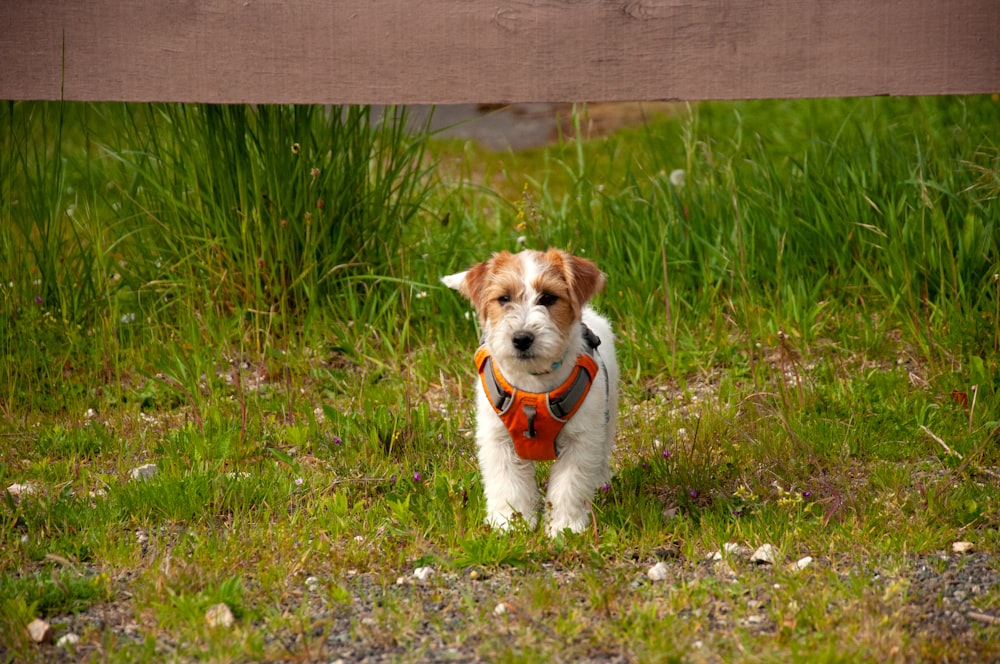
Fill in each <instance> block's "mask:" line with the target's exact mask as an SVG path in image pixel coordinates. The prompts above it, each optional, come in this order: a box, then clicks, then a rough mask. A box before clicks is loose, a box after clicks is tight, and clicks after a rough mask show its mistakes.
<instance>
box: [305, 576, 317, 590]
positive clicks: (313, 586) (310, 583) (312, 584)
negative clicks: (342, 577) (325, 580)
mask: <svg viewBox="0 0 1000 664" xmlns="http://www.w3.org/2000/svg"><path fill="white" fill-rule="evenodd" d="M319 585H320V581H319V579H317V578H316V577H315V576H310V577H306V588H308V589H309V590H311V591H313V592H316V590H317V589H318V588H319Z"/></svg>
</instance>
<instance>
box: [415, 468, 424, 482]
mask: <svg viewBox="0 0 1000 664" xmlns="http://www.w3.org/2000/svg"><path fill="white" fill-rule="evenodd" d="M422 479H423V478H422V477H421V476H420V471H419V470H414V471H413V481H414V482H419V481H420V480H422Z"/></svg>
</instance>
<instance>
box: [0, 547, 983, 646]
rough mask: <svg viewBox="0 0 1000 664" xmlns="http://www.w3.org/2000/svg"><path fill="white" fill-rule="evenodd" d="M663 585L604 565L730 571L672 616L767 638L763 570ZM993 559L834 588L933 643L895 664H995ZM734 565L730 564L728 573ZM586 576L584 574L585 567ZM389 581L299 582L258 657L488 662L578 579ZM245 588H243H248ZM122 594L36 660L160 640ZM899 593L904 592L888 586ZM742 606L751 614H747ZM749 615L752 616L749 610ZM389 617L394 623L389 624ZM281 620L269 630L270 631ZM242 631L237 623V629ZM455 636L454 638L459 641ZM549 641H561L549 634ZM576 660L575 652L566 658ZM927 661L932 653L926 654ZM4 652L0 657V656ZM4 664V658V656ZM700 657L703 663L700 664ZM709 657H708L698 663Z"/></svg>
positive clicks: (61, 626) (494, 575)
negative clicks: (726, 589) (937, 661)
mask: <svg viewBox="0 0 1000 664" xmlns="http://www.w3.org/2000/svg"><path fill="white" fill-rule="evenodd" d="M663 557H664V558H666V560H665V561H663V562H664V563H665V567H666V569H665V577H666V578H664V579H663V580H662V581H655V582H654V581H650V580H649V579H648V578H647V575H646V572H647V570H648V569H649V568H650V566H652V565H653V564H654V563H656V562H657V561H656V560H642V561H630V562H628V563H614V564H609V567H608V569H607V573H608V575H609V583H612V581H611V579H621V578H626V579H633V580H632V582H631V585H630V587H631V588H632V590H634V591H635V592H636V593H642V592H644V591H649V590H653V589H650V588H648V587H647V586H648V585H649V584H667V585H668V586H669V585H671V584H673V585H680V584H690V583H692V582H695V581H698V580H704V579H707V578H715V579H716V580H719V581H732V578H730V577H731V575H733V574H734V570H733V568H734V567H735V568H736V572H737V573H739V575H740V577H741V578H740V580H739V581H738V583H740V584H743V586H742V588H743V589H744V592H741V593H737V594H736V596H737V597H739V598H746V597H750V598H755V599H752V600H750V601H749V603H747V600H745V599H734V600H732V601H728V600H727V601H721V600H719V599H715V600H714V602H715V604H714V605H710V606H695V607H687V608H685V609H682V610H680V611H679V612H678V613H677V618H678V619H682V620H684V619H689V618H690V619H692V620H694V619H697V620H699V621H700V623H701V624H702V625H703V629H705V630H707V631H706V632H705V634H704V640H705V641H706V642H709V641H710V640H711V639H712V636H713V635H719V636H720V637H721V636H723V635H726V634H729V633H730V632H731V631H732V630H734V629H741V630H744V631H745V632H747V633H749V634H758V635H760V637H759V638H767V637H766V634H769V633H772V632H775V631H776V630H777V629H778V626H776V625H774V624H773V622H772V620H771V618H770V617H769V615H768V612H767V610H766V609H767V607H766V605H767V602H768V600H767V597H768V594H769V589H770V588H771V586H772V585H773V584H772V583H771V581H770V579H769V577H770V574H769V573H768V569H766V568H753V569H751V567H750V564H749V562H748V561H747V560H746V559H745V558H744V559H740V560H733V559H730V560H729V561H728V562H719V561H716V562H713V561H708V560H703V561H687V560H684V559H682V558H676V557H673V556H672V554H665V555H664V556H663ZM997 562H998V561H997V559H996V558H995V557H993V556H992V555H989V554H984V553H971V554H945V553H939V554H931V555H925V556H921V557H916V558H913V559H911V560H910V562H909V564H907V565H906V566H904V567H902V568H900V567H894V568H893V569H892V570H886V569H880V568H879V567H878V566H877V565H872V564H862V565H858V566H855V567H852V568H850V569H849V570H846V571H840V570H839V569H838V572H837V575H838V576H840V577H841V578H842V579H843V580H847V579H848V578H850V577H855V578H856V577H861V578H862V579H864V580H865V582H866V583H868V589H869V591H870V595H871V597H873V598H875V600H874V601H875V602H876V606H875V611H876V612H877V613H879V614H881V615H884V616H889V617H892V619H893V620H894V621H897V624H893V625H892V627H893V628H895V629H901V630H903V631H904V632H905V633H906V634H908V635H910V637H911V640H912V641H913V642H914V643H922V644H936V646H935V649H934V650H933V651H931V653H930V654H928V653H920V652H914V653H899V658H900V659H901V660H903V661H923V660H926V659H928V658H930V659H934V658H940V657H941V655H940V653H942V652H944V653H948V656H947V657H946V658H945V659H946V660H950V661H1000V570H998V565H997ZM730 564H732V567H730ZM813 565H814V566H815V567H816V568H817V569H822V568H824V567H825V568H828V569H830V568H832V566H831V563H830V561H825V560H823V559H818V560H816V561H815V562H814V563H813ZM588 571H590V572H592V571H593V570H592V568H589V567H588ZM402 574H403V576H401V577H400V579H399V580H398V581H397V582H396V583H388V584H387V583H384V582H382V581H380V580H379V579H377V578H376V577H375V576H373V575H371V574H356V575H353V576H349V577H347V578H346V579H342V580H340V582H339V584H338V585H339V587H340V588H343V589H346V590H347V591H348V592H349V594H350V599H349V600H346V599H345V600H344V601H332V602H331V601H327V600H326V599H325V598H324V596H325V593H324V592H323V591H322V587H321V584H322V581H321V580H318V581H317V583H319V584H320V586H318V587H317V590H316V591H315V592H311V593H309V596H308V598H307V597H306V590H305V589H304V586H305V584H301V583H300V584H299V586H302V590H301V592H299V593H298V595H296V594H295V593H290V594H289V596H288V598H287V599H286V602H287V604H288V606H287V608H288V613H289V615H290V614H292V613H296V614H297V615H301V610H302V607H303V605H304V606H306V607H308V616H307V618H308V619H307V620H305V621H302V620H299V622H298V623H296V624H307V625H308V627H307V628H306V629H305V630H302V631H295V630H293V629H292V628H291V627H290V626H289V625H290V624H292V623H291V622H289V621H274V622H273V623H271V625H258V626H252V629H253V628H256V629H258V630H275V629H277V630H278V631H266V632H265V633H264V634H263V636H264V640H265V644H266V650H267V652H268V653H269V654H270V655H269V656H270V657H273V658H274V659H276V660H281V659H289V660H290V659H295V660H298V661H327V662H337V661H338V660H339V661H343V662H371V663H379V662H395V661H415V662H445V661H448V662H452V661H482V660H484V659H489V657H488V656H486V655H484V652H486V653H488V652H490V647H491V644H495V643H496V639H497V638H498V635H502V634H503V632H504V630H505V629H510V627H511V625H512V624H516V623H517V622H518V621H522V622H523V621H525V620H527V621H531V620H533V619H532V618H531V617H530V616H526V615H524V614H527V613H529V612H530V611H522V608H523V607H520V606H519V603H520V602H524V601H527V600H526V599H525V598H524V597H522V596H521V595H520V594H519V589H520V588H521V587H522V586H524V585H526V584H528V583H531V582H532V580H533V579H535V578H537V576H538V575H545V576H548V577H552V578H554V579H555V580H556V581H557V583H558V584H559V585H563V584H570V583H572V580H573V578H574V576H575V575H577V574H579V572H576V571H573V570H570V569H563V568H560V567H559V566H556V565H548V566H543V567H542V569H541V570H539V569H537V568H534V569H500V570H489V571H487V570H481V569H476V570H472V569H467V570H462V571H456V572H437V573H435V574H434V575H433V576H431V577H430V578H429V579H427V580H425V581H418V580H416V579H414V577H413V570H407V571H404V572H403V573H402ZM248 585H250V584H248ZM122 586H123V588H122V590H121V593H120V594H121V598H120V599H119V600H118V601H116V602H112V603H108V604H103V605H98V606H94V607H91V608H90V609H88V610H87V611H85V612H83V613H81V614H78V615H75V616H62V617H56V618H52V619H51V620H50V621H51V622H52V624H53V626H54V627H55V628H56V633H57V638H58V636H60V635H63V634H66V633H67V632H73V633H76V634H78V635H80V636H81V641H80V643H79V644H77V646H76V647H75V649H74V650H73V651H70V650H68V649H66V648H63V647H59V646H56V645H51V644H50V645H42V646H39V650H38V654H39V658H40V659H42V660H45V661H89V660H98V659H101V658H102V655H103V654H104V653H105V652H106V651H108V650H110V651H116V650H120V649H121V648H123V647H127V646H130V645H131V646H133V647H139V646H140V645H142V644H143V643H144V642H145V641H146V638H147V634H150V633H158V631H159V630H156V629H155V627H153V626H152V625H148V624H147V625H143V626H140V624H139V623H138V622H137V617H136V612H135V611H134V609H133V607H132V605H131V603H130V601H129V599H128V596H127V582H123V583H122ZM899 588H904V589H905V590H904V592H901V593H900V592H893V591H892V589H897V590H898V589H899ZM498 604H504V607H505V610H506V612H505V614H504V615H497V614H496V611H497V605H498ZM748 607H749V609H750V611H749V615H748V613H747V610H746V609H747V608H748ZM755 610H756V611H757V613H754V611H755ZM397 619H398V620H397ZM278 622H280V623H283V624H284V627H282V628H276V627H274V623H278ZM243 627H244V628H246V627H247V626H246V625H243ZM531 627H532V628H533V629H537V630H539V632H540V633H541V634H545V633H546V630H548V629H549V628H548V627H547V626H546V625H544V624H540V623H539V622H534V623H532V625H531ZM456 635H459V636H460V638H459V637H456ZM551 637H552V639H558V638H559V637H558V635H557V634H555V633H552V634H551ZM581 647H582V648H583V650H584V651H585V652H584V654H583V655H582V656H578V655H574V656H573V660H574V661H582V662H602V663H615V662H626V661H630V658H629V655H628V654H627V653H620V652H612V651H608V650H605V649H601V648H599V647H595V646H593V645H589V646H588V645H583V646H581ZM155 651H156V657H157V658H163V659H177V658H178V645H177V644H176V643H173V642H171V640H170V639H169V638H166V637H163V636H162V635H158V636H157V638H156V644H155ZM574 652H575V651H574ZM935 653H936V654H935ZM0 654H2V653H0ZM4 659H6V658H4ZM701 659H705V658H704V657H702V658H701ZM707 659H708V660H709V661H710V660H711V659H712V658H711V657H708V658H707Z"/></svg>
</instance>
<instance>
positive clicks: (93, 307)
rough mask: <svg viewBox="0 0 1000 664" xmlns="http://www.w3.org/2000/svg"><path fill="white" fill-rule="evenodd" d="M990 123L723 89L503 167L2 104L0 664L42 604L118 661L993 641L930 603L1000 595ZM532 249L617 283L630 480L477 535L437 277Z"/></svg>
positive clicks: (873, 653) (334, 123)
mask: <svg viewBox="0 0 1000 664" xmlns="http://www.w3.org/2000/svg"><path fill="white" fill-rule="evenodd" d="M389 117H390V118H391V117H392V115H391V114H390V116H389ZM998 118H1000V106H998V103H997V102H996V101H995V100H994V99H992V98H988V97H972V98H951V97H948V98H936V99H892V98H878V99H861V100H809V101H794V102H791V101H789V102H742V103H712V104H699V105H697V106H692V107H690V108H688V109H687V110H686V111H684V112H681V113H679V114H677V115H676V116H672V117H664V118H659V119H656V120H655V121H653V122H652V123H651V124H649V125H647V126H645V127H641V128H629V129H624V130H622V131H620V132H618V133H616V134H615V135H613V136H610V137H607V138H600V139H593V140H587V141H584V140H581V139H569V140H567V141H565V142H563V143H561V144H557V145H553V146H550V147H547V148H542V149H536V150H529V151H525V152H520V153H505V154H493V153H488V152H485V151H482V150H480V149H478V148H477V147H476V146H474V145H472V144H462V143H457V142H453V141H447V140H442V139H435V138H428V137H426V136H422V135H416V136H411V135H408V134H405V133H404V132H402V130H401V129H400V125H399V124H397V123H393V122H390V121H387V120H378V119H375V118H373V117H372V116H371V115H370V114H369V113H368V111H367V110H366V109H333V110H330V109H323V108H313V107H281V108H278V107H260V108H248V107H201V106H177V105H124V106H123V105H77V104H63V105H59V104H31V103H7V104H5V105H4V106H3V107H2V110H0V126H2V127H3V130H2V131H0V221H2V224H0V354H2V357H3V362H2V364H0V414H2V418H0V481H2V482H3V486H4V487H6V486H9V485H11V484H14V483H20V484H29V483H30V484H31V485H32V487H33V488H34V491H33V492H32V493H31V494H30V495H22V496H21V497H20V498H19V499H16V498H15V497H13V496H10V495H6V494H5V495H4V496H3V500H2V501H0V598H2V602H0V659H2V660H10V661H14V660H24V659H29V660H30V659H39V660H41V659H45V658H47V657H49V656H51V655H52V653H53V651H52V650H51V648H52V647H53V646H42V647H38V646H35V645H33V644H31V643H29V642H28V641H27V640H26V637H25V636H24V633H23V627H24V625H25V624H27V622H29V621H30V620H31V619H32V618H33V617H39V616H40V617H45V618H47V619H49V620H51V621H52V622H54V623H55V624H56V626H57V631H58V632H59V634H62V633H65V632H67V631H70V630H72V631H75V632H76V633H78V634H79V635H80V636H81V642H80V644H78V645H77V646H76V652H77V654H78V655H80V656H81V657H82V658H84V659H97V658H105V657H106V658H108V659H112V660H117V661H159V660H162V659H164V658H166V659H182V660H197V659H204V660H210V661H215V660H271V659H310V658H321V659H325V660H335V659H337V658H338V657H343V658H344V659H346V660H353V659H363V658H364V657H366V656H373V655H374V654H376V653H377V654H380V656H384V658H386V659H388V660H404V661H406V660H421V659H440V658H448V657H452V658H457V659H469V658H473V657H479V658H482V659H488V660H490V661H506V662H520V661H538V660H539V659H557V660H567V661H568V660H573V661H577V660H580V661H586V660H598V659H601V658H602V657H605V656H608V655H615V656H617V655H621V656H624V657H625V658H627V659H628V660H630V661H642V662H647V661H648V662H653V661H720V660H721V661H729V660H734V659H739V660H764V661H789V660H791V661H799V660H810V661H857V660H864V661H886V660H918V659H919V660H946V659H949V658H953V657H961V658H967V659H968V658H971V659H989V658H995V657H997V656H998V655H1000V651H998V650H997V647H996V643H998V642H1000V641H998V638H1000V635H998V633H997V627H996V626H995V625H990V624H988V623H982V622H980V623H976V622H975V621H971V622H970V621H969V620H966V622H964V623H962V624H961V625H959V626H957V627H956V626H955V624H953V623H949V622H948V621H947V620H946V619H945V618H942V617H941V616H942V615H943V613H942V614H940V615H938V614H935V615H936V616H937V617H936V618H927V617H926V616H925V614H926V613H927V612H928V611H930V609H928V607H929V606H936V607H938V608H941V610H942V611H944V610H945V609H948V610H950V609H949V607H952V605H951V604H949V602H952V601H953V600H952V599H951V596H950V595H945V593H944V591H938V590H933V589H932V590H928V587H929V586H927V584H928V583H931V582H932V581H933V580H934V579H939V578H945V576H948V575H950V576H948V578H951V577H956V576H957V577H961V576H962V574H964V573H972V572H973V571H974V572H975V573H976V575H977V578H981V579H982V581H981V582H979V585H978V586H976V588H977V590H975V591H974V592H973V591H971V590H966V591H965V592H967V595H968V596H966V597H965V598H964V599H962V600H961V601H960V604H959V606H958V608H957V609H956V612H957V613H958V614H961V615H962V616H964V615H966V614H968V612H969V611H978V612H981V613H984V614H987V615H994V616H996V615H997V613H998V611H1000V585H998V581H997V577H996V576H995V575H994V576H992V577H990V576H989V575H988V570H989V569H991V568H992V569H995V568H996V561H997V557H996V556H997V553H998V546H1000V536H998V526H1000V522H998V519H997V514H998V507H1000V505H998V498H1000V482H998V474H1000V455H998V452H997V449H998V447H997V441H998V437H1000V417H998V416H997V413H998V412H1000V395H998V388H1000V382H998V378H997V377H998V376H1000V367H998V366H997V365H998V360H997V357H998V355H997V350H998V346H1000V283H998V281H997V277H996V273H997V266H998V265H1000V260H998V259H1000V246H998V242H1000V230H998V228H997V221H998V220H1000V149H998V147H997V145H996V136H997V135H998V130H1000V120H998ZM676 170H683V171H684V174H685V177H684V184H683V185H682V186H681V185H678V184H675V183H673V182H672V181H671V174H672V173H673V172H674V171H676ZM674 178H675V180H676V176H674ZM548 245H557V246H562V247H565V248H567V249H570V250H572V251H575V252H577V253H579V254H581V255H584V256H587V257H590V258H592V259H593V260H595V261H596V262H597V263H598V264H599V266H600V267H601V269H602V270H604V271H605V272H606V274H607V276H608V288H607V291H606V292H605V293H604V294H602V295H600V296H599V297H598V298H597V301H596V304H597V305H598V306H599V307H600V308H601V309H602V310H604V311H606V312H607V313H608V314H609V316H610V317H611V319H612V320H613V322H614V324H615V327H616V330H617V333H618V336H619V355H620V363H621V366H622V374H623V381H622V386H621V389H622V395H623V397H622V405H621V411H620V413H619V430H620V436H619V441H618V450H617V452H616V456H615V461H614V469H615V478H614V480H613V482H612V485H611V487H610V489H609V490H608V491H601V492H599V493H598V494H597V495H596V496H595V499H594V512H595V517H596V518H595V526H594V528H593V529H592V530H591V531H588V532H587V533H584V534H582V535H577V536H566V537H564V538H562V539H559V540H556V541H550V540H548V539H547V538H546V537H545V536H544V534H543V533H542V532H541V531H540V530H539V531H527V530H515V531H513V532H510V533H504V534H500V533H495V532H490V531H489V529H488V528H486V527H485V526H484V525H483V523H482V519H483V509H484V508H483V498H482V494H481V488H480V484H479V477H478V473H477V469H476V463H475V453H474V443H473V439H472V433H471V432H472V428H473V424H474V422H473V417H472V410H473V407H472V394H471V385H472V381H471V377H470V372H471V350H472V349H473V348H474V346H475V343H476V338H477V334H478V331H477V330H476V329H475V322H474V319H473V318H472V317H469V316H468V315H467V306H466V304H465V303H464V302H462V301H461V300H460V299H459V298H458V297H456V296H455V294H454V293H453V292H451V291H449V290H447V289H445V288H444V287H442V286H441V285H440V284H439V281H438V280H439V278H440V277H441V276H442V275H444V274H448V273H450V272H452V271H455V270H458V269H461V268H464V267H467V266H468V265H470V264H472V263H473V262H476V261H478V260H481V259H483V258H485V257H486V256H487V255H488V254H489V252H491V251H495V250H499V249H512V250H514V249H518V248H520V247H523V246H527V247H533V248H544V247H545V246H548ZM145 463H155V464H156V465H157V467H158V473H157V474H156V475H155V476H154V477H152V478H150V479H147V480H145V481H138V480H135V479H133V478H132V477H131V471H132V469H133V468H135V467H137V466H140V465H142V464H145ZM544 475H545V468H544V467H542V468H541V469H540V472H539V479H540V481H542V480H544ZM958 540H968V541H972V542H973V543H974V544H975V546H976V549H975V551H976V553H975V554H972V555H970V556H967V557H964V558H958V557H956V556H950V557H948V559H947V560H945V559H942V557H941V555H940V552H942V551H944V552H947V551H950V547H951V544H952V543H953V542H955V541H958ZM726 543H738V544H740V545H742V546H744V547H749V548H755V547H757V546H759V545H761V544H763V543H771V544H773V545H774V546H775V547H776V548H777V549H778V552H779V556H780V560H779V562H778V564H776V565H775V566H773V567H761V568H758V567H754V566H751V565H749V564H748V563H747V561H746V560H745V556H743V555H742V554H731V555H728V556H726V557H725V559H724V561H723V562H722V563H716V562H711V561H706V560H705V557H706V555H708V554H710V553H712V552H714V551H717V550H720V549H721V548H722V546H723V545H724V544H726ZM807 555H808V556H812V557H813V558H814V559H815V562H814V564H813V565H811V566H810V567H808V568H806V569H805V570H803V571H801V572H794V571H792V570H790V569H789V568H788V566H787V565H788V563H791V562H794V561H796V560H798V559H800V558H802V557H803V556H807ZM660 560H663V561H665V562H666V564H667V566H668V570H669V573H668V579H667V580H666V581H662V582H655V583H653V582H650V581H648V580H647V579H646V576H645V575H646V571H647V570H648V569H649V568H650V567H651V566H652V565H653V564H654V563H656V562H657V561H660ZM723 563H724V564H723ZM420 566H431V567H433V568H434V570H435V574H434V576H432V577H431V578H430V579H429V580H428V581H426V582H415V581H414V580H413V578H412V572H413V570H414V569H415V568H417V567H420ZM923 567H927V568H929V569H931V571H932V572H933V574H932V575H931V576H926V575H924V576H921V574H923V572H920V571H919V570H921V569H922V568H923ZM963 570H964V571H963ZM984 570H985V571H984ZM934 575H937V576H934ZM928 579H930V581H929V580H928ZM307 580H308V582H307ZM934 587H936V586H934ZM969 587H971V586H969ZM963 588H965V586H963ZM928 593H931V594H930V595H928ZM935 593H937V594H935ZM955 601H958V600H955ZM220 602H225V603H226V604H227V605H228V606H229V607H230V609H231V610H232V611H233V613H234V615H235V617H236V624H235V625H234V626H233V627H232V628H231V629H230V630H221V629H219V628H211V627H209V626H208V625H207V624H206V623H205V618H204V615H205V611H206V610H207V609H208V607H210V606H212V605H214V604H217V603H220ZM500 603H504V604H505V606H507V607H508V610H507V611H506V613H504V614H503V615H496V614H495V613H494V609H495V607H496V606H497V605H498V604H500ZM125 625H128V626H130V627H129V628H128V629H126V628H125V627H123V626H125Z"/></svg>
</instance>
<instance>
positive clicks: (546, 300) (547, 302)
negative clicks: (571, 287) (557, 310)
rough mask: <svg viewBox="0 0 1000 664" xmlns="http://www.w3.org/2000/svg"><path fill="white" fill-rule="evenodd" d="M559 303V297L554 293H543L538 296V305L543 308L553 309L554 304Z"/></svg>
mask: <svg viewBox="0 0 1000 664" xmlns="http://www.w3.org/2000/svg"><path fill="white" fill-rule="evenodd" d="M558 301H559V296H558V295H553V294H552V293H542V294H541V295H539V296H538V304H540V305H542V306H543V307H551V306H552V305H553V304H555V303H556V302H558Z"/></svg>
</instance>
